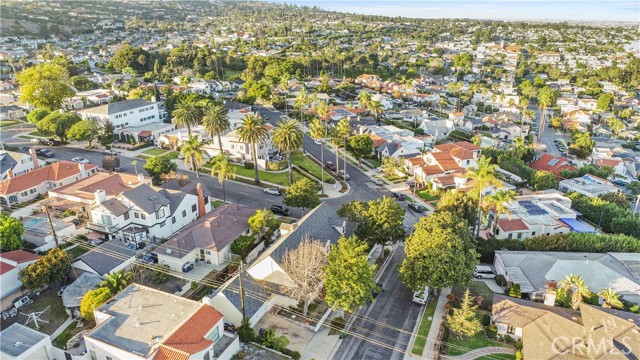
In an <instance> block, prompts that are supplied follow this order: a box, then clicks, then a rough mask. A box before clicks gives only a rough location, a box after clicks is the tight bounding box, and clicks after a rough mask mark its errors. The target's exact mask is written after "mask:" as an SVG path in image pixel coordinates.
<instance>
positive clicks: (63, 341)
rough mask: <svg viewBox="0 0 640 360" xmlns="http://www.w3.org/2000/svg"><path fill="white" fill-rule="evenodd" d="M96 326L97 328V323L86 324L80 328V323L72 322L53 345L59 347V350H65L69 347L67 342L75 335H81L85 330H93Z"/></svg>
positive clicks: (54, 340)
mask: <svg viewBox="0 0 640 360" xmlns="http://www.w3.org/2000/svg"><path fill="white" fill-rule="evenodd" d="M95 326H96V323H95V321H89V322H85V323H83V324H82V326H80V327H78V322H77V321H73V322H71V324H69V326H67V328H66V329H64V331H63V332H62V333H61V334H60V335H58V337H56V338H55V339H53V341H51V343H52V344H53V346H55V347H57V348H59V349H65V347H66V345H67V342H68V341H69V339H71V338H72V337H73V336H74V335H76V334H77V333H79V332H81V331H84V330H91V329H93V328H94V327H95Z"/></svg>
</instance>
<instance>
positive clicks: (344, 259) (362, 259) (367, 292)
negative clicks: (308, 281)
mask: <svg viewBox="0 0 640 360" xmlns="http://www.w3.org/2000/svg"><path fill="white" fill-rule="evenodd" d="M367 249H368V246H367V244H366V243H365V242H363V241H361V240H358V238H357V237H355V236H352V237H350V238H345V237H341V238H340V239H339V240H338V244H337V245H332V246H331V251H329V254H328V255H327V267H326V268H325V270H324V273H323V277H324V286H325V293H326V295H325V300H326V301H327V303H328V304H329V305H335V306H336V307H337V308H339V309H342V310H345V311H352V310H353V309H355V308H357V307H358V306H362V305H364V304H365V303H366V302H367V301H370V300H373V294H374V293H375V292H377V291H378V286H377V285H376V280H375V265H369V262H368V261H367Z"/></svg>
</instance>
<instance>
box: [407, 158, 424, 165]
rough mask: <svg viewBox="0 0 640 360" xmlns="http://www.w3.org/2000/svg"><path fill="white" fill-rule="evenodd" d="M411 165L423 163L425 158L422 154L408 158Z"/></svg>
mask: <svg viewBox="0 0 640 360" xmlns="http://www.w3.org/2000/svg"><path fill="white" fill-rule="evenodd" d="M407 160H408V161H409V162H410V163H411V165H413V166H416V165H423V164H424V159H423V158H422V157H420V156H416V157H413V158H410V159H407Z"/></svg>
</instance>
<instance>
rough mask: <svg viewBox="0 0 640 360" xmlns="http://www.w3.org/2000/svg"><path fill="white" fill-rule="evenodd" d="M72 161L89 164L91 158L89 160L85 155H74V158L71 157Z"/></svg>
mask: <svg viewBox="0 0 640 360" xmlns="http://www.w3.org/2000/svg"><path fill="white" fill-rule="evenodd" d="M71 161H75V162H77V163H80V164H88V163H89V160H87V159H85V158H83V157H74V158H73V159H71Z"/></svg>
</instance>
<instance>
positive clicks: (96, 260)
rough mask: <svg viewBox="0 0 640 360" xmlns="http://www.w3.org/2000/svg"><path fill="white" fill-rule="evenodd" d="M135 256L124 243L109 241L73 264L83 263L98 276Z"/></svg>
mask: <svg viewBox="0 0 640 360" xmlns="http://www.w3.org/2000/svg"><path fill="white" fill-rule="evenodd" d="M135 255H136V252H135V251H133V250H131V249H129V248H128V247H127V246H126V245H125V244H124V243H122V242H120V241H118V240H111V241H108V242H106V243H104V244H102V245H100V246H98V247H97V248H95V249H93V250H91V251H89V252H88V253H86V254H84V255H82V256H80V257H79V258H78V259H77V260H76V261H74V263H76V262H83V263H85V264H86V265H87V266H88V267H90V268H91V269H93V270H94V271H95V272H96V273H97V274H98V275H104V274H107V273H108V272H110V271H111V270H113V269H115V268H116V267H118V266H119V265H120V264H122V263H123V262H125V261H126V260H125V259H129V258H131V257H133V256H135Z"/></svg>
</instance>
